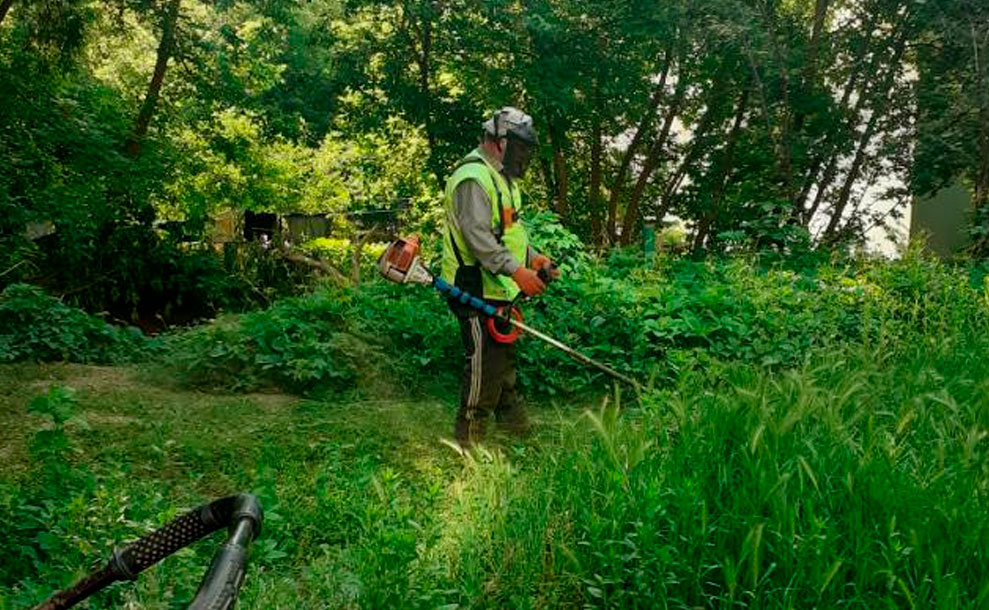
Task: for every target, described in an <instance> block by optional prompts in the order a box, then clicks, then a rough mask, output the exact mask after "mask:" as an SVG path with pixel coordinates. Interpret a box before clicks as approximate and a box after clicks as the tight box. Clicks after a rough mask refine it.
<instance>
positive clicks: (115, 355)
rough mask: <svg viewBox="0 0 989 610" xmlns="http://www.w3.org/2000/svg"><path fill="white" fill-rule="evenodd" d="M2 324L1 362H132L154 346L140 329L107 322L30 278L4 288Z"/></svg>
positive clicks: (0, 295)
mask: <svg viewBox="0 0 989 610" xmlns="http://www.w3.org/2000/svg"><path fill="white" fill-rule="evenodd" d="M0 329H2V330H0V362H18V361H21V360H32V361H35V362H47V361H52V360H65V361H68V362H94V363H112V362H127V361H130V360H133V359H135V358H140V357H141V356H142V355H144V354H146V353H147V351H148V350H149V349H150V346H151V345H150V343H149V341H148V339H147V338H145V336H144V335H143V334H141V332H140V331H139V330H138V329H136V328H133V327H131V328H120V327H116V326H112V325H110V324H107V323H106V322H104V321H103V320H101V319H99V318H96V317H94V316H91V315H89V314H87V313H85V312H84V311H82V310H79V309H76V308H74V307H69V306H68V305H66V304H64V303H63V302H62V301H60V300H58V299H56V298H53V297H50V296H48V295H46V294H45V293H44V291H42V290H41V289H40V288H37V287H35V286H29V285H27V284H12V285H10V286H8V287H7V288H6V289H5V290H4V291H3V292H2V293H0Z"/></svg>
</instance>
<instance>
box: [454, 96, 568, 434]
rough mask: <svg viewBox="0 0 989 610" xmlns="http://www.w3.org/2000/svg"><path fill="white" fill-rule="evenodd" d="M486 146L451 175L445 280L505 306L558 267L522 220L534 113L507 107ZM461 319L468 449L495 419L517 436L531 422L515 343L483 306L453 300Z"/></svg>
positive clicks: (534, 290)
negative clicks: (482, 313) (500, 334)
mask: <svg viewBox="0 0 989 610" xmlns="http://www.w3.org/2000/svg"><path fill="white" fill-rule="evenodd" d="M482 130H483V133H482V136H481V142H480V145H479V146H478V147H477V148H476V149H474V150H473V151H471V153H470V154H468V155H467V156H466V157H464V158H463V159H462V160H461V161H460V162H459V163H458V164H457V166H456V168H455V169H454V171H453V174H452V175H451V176H450V178H449V179H448V180H447V183H446V192H445V198H444V207H445V226H444V235H443V269H442V277H443V279H445V280H446V281H447V282H449V283H451V284H455V285H456V286H458V287H459V288H461V289H463V290H464V291H466V292H469V293H470V294H473V295H477V296H480V297H482V298H483V299H484V300H485V301H486V302H488V303H490V304H492V305H494V306H496V307H503V306H506V305H509V304H510V303H511V302H512V301H513V300H514V299H515V297H516V296H517V295H518V294H519V292H520V291H521V292H522V293H524V294H525V295H526V296H535V295H538V294H540V293H542V292H543V290H545V288H546V285H545V283H544V282H543V281H542V280H541V279H540V277H539V273H538V272H539V270H540V269H545V271H544V273H549V274H550V277H552V278H554V279H555V278H556V277H559V271H558V270H557V269H556V267H555V265H553V263H552V261H551V260H550V259H549V257H547V256H544V255H542V254H540V253H538V252H536V251H535V250H533V248H532V247H531V246H530V245H529V238H528V236H527V234H526V231H525V227H524V226H523V225H522V223H521V221H520V217H519V214H520V212H521V210H522V195H521V190H520V188H519V181H520V180H521V179H522V176H523V175H524V174H525V170H526V166H527V165H528V163H529V159H530V158H531V157H532V154H533V153H534V152H535V149H536V146H537V144H538V142H537V138H536V131H535V129H534V128H533V124H532V117H530V116H529V115H527V114H525V113H523V112H522V111H520V110H518V109H516V108H512V107H505V108H502V109H500V110H498V111H497V112H495V113H494V115H493V116H492V117H491V118H490V119H488V120H487V121H485V122H484V124H483V125H482ZM450 308H451V309H452V310H453V313H454V315H456V317H457V320H458V322H459V324H460V336H461V340H462V341H463V345H464V355H465V357H466V358H465V363H464V371H463V376H462V379H461V388H460V409H459V411H458V412H457V418H456V422H455V425H454V436H455V438H456V440H457V442H458V443H459V444H460V446H461V447H464V448H469V447H471V446H472V445H474V444H476V443H477V442H479V441H480V440H482V439H483V438H484V432H485V428H486V424H487V420H488V418H489V417H490V416H491V415H492V414H493V415H494V418H495V421H496V422H497V423H498V424H499V425H502V426H504V427H505V429H506V430H508V431H509V432H511V433H513V434H516V435H519V436H521V435H524V434H526V433H527V432H528V430H529V421H528V418H527V416H526V413H525V410H524V408H523V406H522V403H521V401H520V399H519V395H518V392H517V390H516V387H515V345H514V343H504V342H500V341H499V340H497V339H496V337H495V334H494V333H493V332H492V329H491V328H490V325H488V324H486V323H485V321H484V320H482V319H481V318H480V317H479V315H478V313H477V312H476V310H474V309H471V308H469V307H467V306H466V305H463V304H461V303H460V302H458V301H453V300H451V301H450Z"/></svg>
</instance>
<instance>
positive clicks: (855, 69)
mask: <svg viewBox="0 0 989 610" xmlns="http://www.w3.org/2000/svg"><path fill="white" fill-rule="evenodd" d="M874 23H875V22H874V19H872V18H870V20H869V21H868V22H866V26H865V28H863V31H864V32H867V36H866V38H865V40H864V41H863V42H862V43H861V44H860V45H859V46H858V56H857V57H855V58H854V64H853V66H852V71H851V74H849V76H848V80H847V81H846V82H845V88H844V91H843V92H842V94H841V102H840V103H839V104H838V107H839V108H845V107H847V106H848V100H849V99H851V96H852V93H853V92H854V91H855V88H856V86H858V84H859V83H858V81H859V78H860V77H861V76H862V74H863V67H864V66H866V65H868V68H867V69H866V71H865V74H873V73H875V69H876V63H877V61H878V58H879V55H878V54H877V53H873V54H872V58H871V59H870V60H869V62H868V64H866V62H865V61H864V54H865V53H866V52H868V50H869V49H870V45H869V42H870V41H871V40H872V34H871V32H872V29H873V27H874ZM867 90H868V89H867V87H863V89H862V91H861V92H860V94H859V96H858V99H857V100H856V102H855V108H854V109H853V110H852V117H855V118H853V119H852V120H857V117H858V116H859V111H860V110H861V107H862V104H863V103H864V102H865V100H866V98H867V95H866V91H867ZM851 127H853V128H854V125H853V124H852V125H851ZM843 133H844V131H843V130H842V129H833V130H831V131H829V132H828V133H827V134H826V135H825V137H824V143H823V144H822V145H821V146H820V147H819V149H820V150H821V152H820V154H818V155H816V156H815V157H814V160H813V161H812V162H811V164H810V169H809V170H808V171H807V176H806V177H805V178H804V185H803V188H802V189H801V190H800V194H799V195H798V196H797V200H796V202H795V204H794V207H793V210H794V213H795V214H798V215H799V218H800V221H801V223H802V224H803V226H804V227H807V226H808V225H809V224H810V221H811V219H812V218H813V217H814V214H816V213H817V210H818V208H819V207H820V204H821V198H820V196H821V195H823V191H825V190H827V189H828V187H830V186H831V181H832V180H834V173H835V170H836V169H837V166H836V163H837V161H838V155H839V154H840V152H839V150H838V149H839V142H838V141H837V140H838V138H840V135H841V134H843ZM825 159H828V165H827V167H826V169H825V172H824V178H823V179H822V180H821V182H820V184H819V185H818V189H817V195H816V196H815V198H814V201H813V202H812V204H811V205H810V206H807V205H806V203H807V198H808V197H809V196H810V189H811V188H813V186H814V184H815V183H816V182H817V176H818V172H820V171H821V166H822V165H824V161H825Z"/></svg>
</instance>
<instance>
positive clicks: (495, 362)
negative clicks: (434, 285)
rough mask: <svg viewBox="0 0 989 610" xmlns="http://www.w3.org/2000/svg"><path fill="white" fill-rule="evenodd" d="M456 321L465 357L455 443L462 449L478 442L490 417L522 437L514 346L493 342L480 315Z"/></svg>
mask: <svg viewBox="0 0 989 610" xmlns="http://www.w3.org/2000/svg"><path fill="white" fill-rule="evenodd" d="M457 320H458V321H459V322H460V338H461V341H462V342H463V345H464V357H465V358H464V372H463V376H462V377H461V383H460V410H459V411H458V412H457V420H456V423H455V425H454V436H455V437H456V439H457V442H459V443H460V445H461V446H463V447H469V446H471V445H473V444H475V443H478V442H480V441H481V440H482V439H483V438H484V432H485V428H486V426H487V421H488V418H489V417H490V416H491V415H492V414H493V415H494V418H495V421H496V422H498V424H499V425H503V426H505V428H507V429H508V431H509V432H512V433H514V434H524V433H525V432H527V431H528V427H529V422H528V418H527V417H526V414H525V410H524V409H523V407H522V402H521V400H520V398H519V395H518V392H517V391H516V389H515V344H514V343H508V344H506V343H498V342H497V341H495V340H494V339H493V338H492V337H491V335H489V334H488V331H487V329H486V328H485V327H484V319H483V318H481V317H479V316H458V317H457Z"/></svg>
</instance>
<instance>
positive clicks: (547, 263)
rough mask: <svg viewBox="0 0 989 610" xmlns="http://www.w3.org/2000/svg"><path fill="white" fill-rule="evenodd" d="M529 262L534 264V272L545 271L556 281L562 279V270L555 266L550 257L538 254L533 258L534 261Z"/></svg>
mask: <svg viewBox="0 0 989 610" xmlns="http://www.w3.org/2000/svg"><path fill="white" fill-rule="evenodd" d="M529 262H530V263H531V264H532V269H533V270H534V271H539V270H540V269H545V270H546V273H548V274H549V276H550V277H551V278H553V279H554V280H558V279H560V270H559V269H557V268H556V267H555V266H554V265H553V261H551V260H550V258H549V257H548V256H543V255H542V254H537V255H535V256H533V257H532V260H531V261H529Z"/></svg>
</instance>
